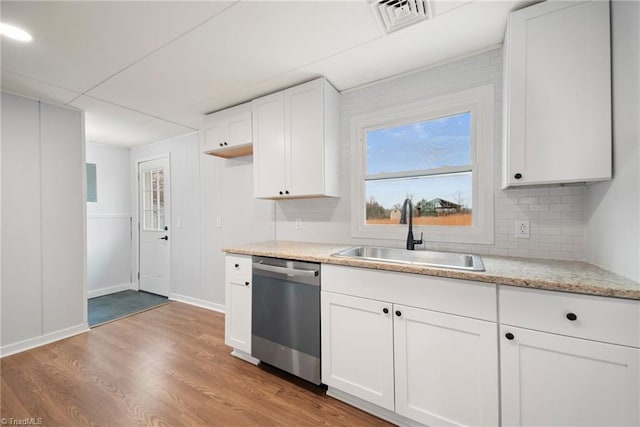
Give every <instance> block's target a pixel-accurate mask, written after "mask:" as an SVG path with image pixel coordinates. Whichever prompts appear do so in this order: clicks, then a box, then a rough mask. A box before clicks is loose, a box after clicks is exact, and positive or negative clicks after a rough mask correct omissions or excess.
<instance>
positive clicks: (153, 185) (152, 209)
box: [142, 169, 165, 231]
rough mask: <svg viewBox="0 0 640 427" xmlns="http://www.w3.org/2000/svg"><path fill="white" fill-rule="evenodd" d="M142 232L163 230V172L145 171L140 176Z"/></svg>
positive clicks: (157, 170)
mask: <svg viewBox="0 0 640 427" xmlns="http://www.w3.org/2000/svg"><path fill="white" fill-rule="evenodd" d="M142 177H143V178H142V179H143V180H142V192H143V200H142V203H143V206H142V210H143V216H144V217H143V220H142V226H143V230H144V231H162V230H164V225H165V224H164V170H163V169H155V170H148V171H145V172H144V173H143V175H142Z"/></svg>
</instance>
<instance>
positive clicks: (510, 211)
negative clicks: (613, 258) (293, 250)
mask: <svg viewBox="0 0 640 427" xmlns="http://www.w3.org/2000/svg"><path fill="white" fill-rule="evenodd" d="M487 84H491V85H493V86H494V87H495V118H496V120H495V130H494V135H495V141H494V144H495V149H494V152H495V156H496V157H495V161H494V165H495V166H496V168H495V183H494V191H495V198H496V199H495V243H494V244H493V245H479V244H476V245H470V244H467V245H461V244H448V243H438V242H433V241H429V235H428V233H425V240H426V242H427V244H426V247H427V248H430V249H441V250H452V251H472V252H475V253H480V254H495V255H510V256H529V257H538V258H561V259H584V257H585V252H584V231H585V226H584V214H585V198H584V193H585V187H584V186H582V185H577V186H575V185H574V186H566V187H558V186H540V187H531V188H528V189H513V190H506V191H503V190H501V189H500V165H501V161H500V158H501V137H502V132H501V120H502V119H501V118H502V49H495V50H491V51H488V52H485V53H481V54H478V55H474V56H471V57H468V58H463V59H460V60H457V61H454V62H450V63H447V64H444V65H440V66H436V67H433V68H431V69H427V70H423V71H420V72H416V73H413V74H408V75H404V76H400V77H396V78H393V79H389V80H385V81H382V82H379V83H376V84H373V85H370V86H366V87H364V88H361V89H356V90H353V91H348V92H345V93H343V94H342V101H341V102H342V116H341V129H342V130H341V140H340V144H341V147H340V151H341V152H340V159H341V160H340V198H338V199H330V198H327V199H306V200H286V201H279V202H277V208H276V218H277V221H276V238H277V239H279V240H302V241H305V240H306V241H318V242H335V243H352V244H380V245H385V246H397V247H402V246H404V244H405V241H404V239H402V240H397V241H396V240H386V241H385V240H371V239H356V238H353V237H352V236H351V225H350V224H351V210H350V206H351V199H350V198H351V194H350V192H351V181H350V180H351V171H350V169H351V164H352V163H351V144H352V141H351V135H350V126H351V119H352V117H354V116H357V115H361V114H365V113H370V112H375V111H379V110H382V109H385V108H389V107H393V106H397V105H399V104H402V103H410V102H416V101H419V100H423V99H428V98H431V97H435V96H438V95H443V94H447V93H453V92H456V91H461V90H464V89H469V88H473V87H478V86H482V85H487ZM296 218H301V219H302V220H303V230H296V229H295V220H296ZM517 219H520V220H529V221H530V226H531V238H530V239H529V240H518V239H516V238H515V237H514V230H515V221H516V220H517Z"/></svg>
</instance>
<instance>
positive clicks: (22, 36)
mask: <svg viewBox="0 0 640 427" xmlns="http://www.w3.org/2000/svg"><path fill="white" fill-rule="evenodd" d="M0 34H2V35H3V36H7V37H9V38H11V39H14V40H18V41H21V42H30V41H31V40H32V39H33V37H31V34H29V33H27V32H26V31H25V30H23V29H22V28H18V27H16V26H14V25H9V24H5V23H3V22H0Z"/></svg>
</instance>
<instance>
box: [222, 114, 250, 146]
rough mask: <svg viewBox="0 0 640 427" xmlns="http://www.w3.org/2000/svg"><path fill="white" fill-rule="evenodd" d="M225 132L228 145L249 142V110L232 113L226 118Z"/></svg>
mask: <svg viewBox="0 0 640 427" xmlns="http://www.w3.org/2000/svg"><path fill="white" fill-rule="evenodd" d="M227 134H228V144H229V147H236V146H239V145H245V144H251V142H252V140H253V135H252V131H251V110H247V111H244V112H242V113H240V114H234V115H232V116H231V117H229V119H228V120H227Z"/></svg>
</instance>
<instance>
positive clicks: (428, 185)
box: [365, 172, 472, 209]
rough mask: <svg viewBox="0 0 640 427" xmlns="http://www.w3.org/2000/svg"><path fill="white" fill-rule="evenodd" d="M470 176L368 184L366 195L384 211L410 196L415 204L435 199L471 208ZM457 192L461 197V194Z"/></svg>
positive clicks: (403, 179)
mask: <svg viewBox="0 0 640 427" xmlns="http://www.w3.org/2000/svg"><path fill="white" fill-rule="evenodd" d="M471 185H472V179H471V173H470V172H469V173H463V174H455V175H446V176H431V177H422V178H402V179H385V180H378V181H367V183H366V188H365V193H366V197H367V198H366V200H367V201H368V200H369V199H370V198H371V196H373V197H374V198H375V199H376V201H377V202H378V203H380V204H381V205H382V206H384V207H385V208H387V209H389V208H392V207H393V205H395V204H397V203H402V202H403V201H404V199H405V197H406V195H407V194H413V201H414V203H416V202H419V201H420V200H422V199H423V198H424V199H427V200H431V199H434V198H436V197H438V198H440V199H445V200H449V201H451V202H454V203H458V197H462V199H463V200H462V204H463V205H465V206H466V207H468V208H472V198H471V197H472V191H471ZM458 191H460V194H459V195H458Z"/></svg>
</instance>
